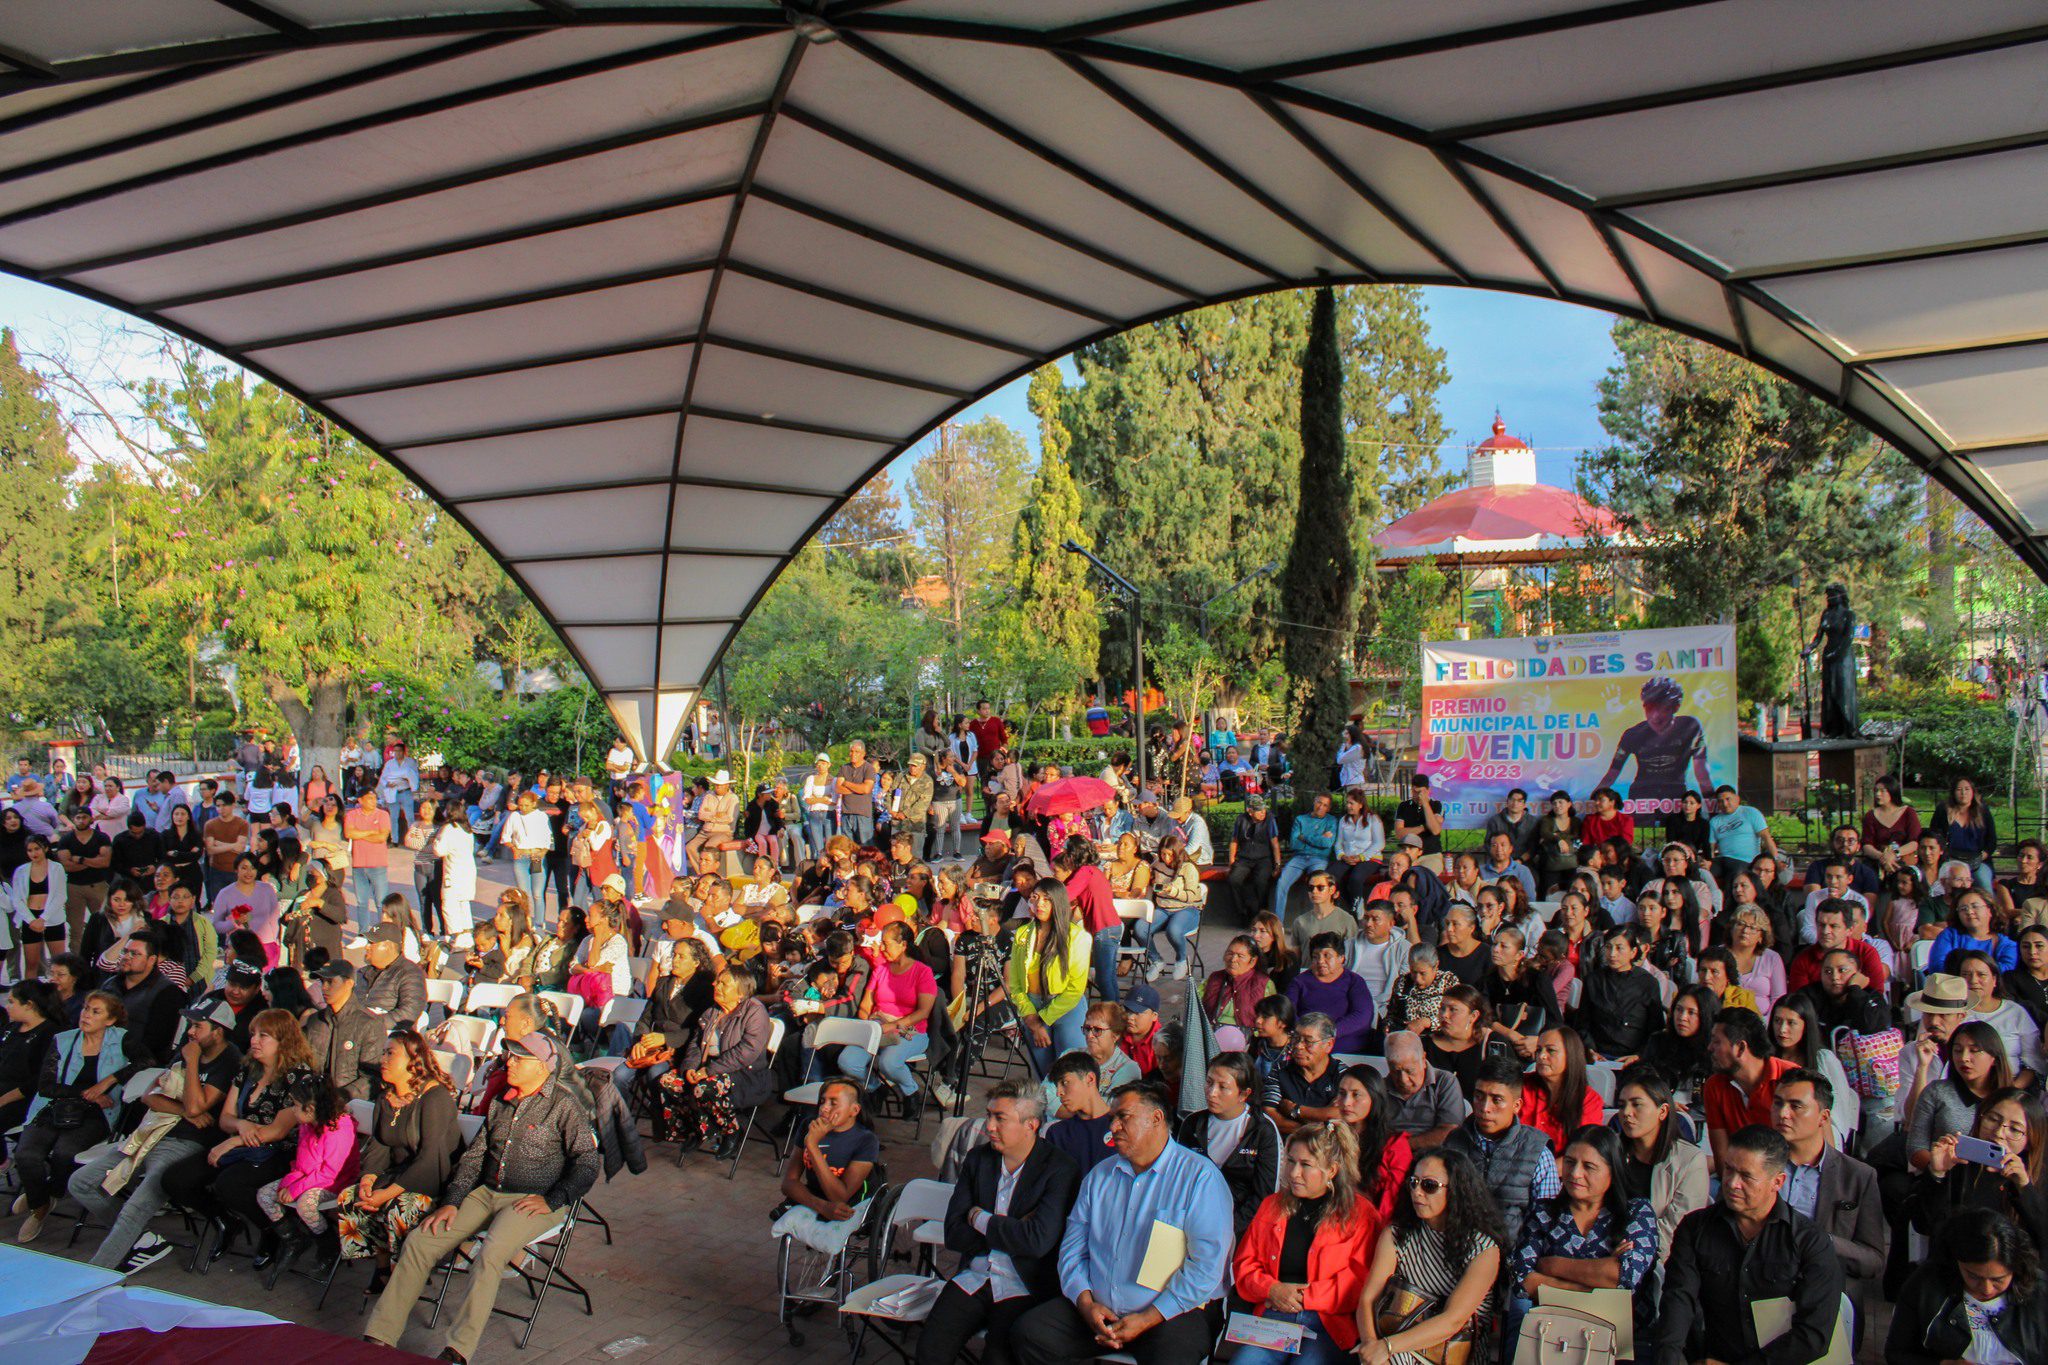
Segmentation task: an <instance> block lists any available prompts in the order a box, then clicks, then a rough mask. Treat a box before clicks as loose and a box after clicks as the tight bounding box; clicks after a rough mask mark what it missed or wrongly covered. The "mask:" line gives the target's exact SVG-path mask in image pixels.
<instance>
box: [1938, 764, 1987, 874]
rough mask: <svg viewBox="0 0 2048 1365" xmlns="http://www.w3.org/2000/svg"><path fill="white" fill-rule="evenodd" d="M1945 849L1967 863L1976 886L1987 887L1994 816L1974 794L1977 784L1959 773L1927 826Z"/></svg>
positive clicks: (1957, 859)
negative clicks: (1946, 796) (1946, 797)
mask: <svg viewBox="0 0 2048 1365" xmlns="http://www.w3.org/2000/svg"><path fill="white" fill-rule="evenodd" d="M1928 833H1930V834H1933V835H1934V836H1935V837H1936V838H1938V839H1940V840H1941V842H1942V843H1943V844H1944V845H1945V846H1946V847H1947V849H1948V856H1949V857H1950V858H1951V859H1953V860H1954V861H1956V862H1960V863H1965V864H1967V865H1968V866H1969V869H1970V876H1971V877H1972V879H1974V880H1975V881H1976V883H1977V889H1978V890H1980V891H1983V892H1984V893H1985V894H1987V895H1988V894H1990V891H1991V859H1992V858H1993V857H1994V856H1995V855H1996V854H1997V852H1998V817H1997V816H1996V815H1995V814H1994V813H1993V812H1992V809H1991V806H1990V803H1988V802H1986V801H1985V800H1984V799H1983V798H1982V797H1980V796H1978V795H1977V784H1976V783H1974V782H1972V781H1970V779H1969V778H1967V777H1959V778H1957V779H1956V780H1955V783H1954V785H1952V786H1951V787H1950V788H1949V791H1948V800H1946V801H1944V802H1942V803H1941V804H1940V805H1938V806H1936V807H1935V808H1934V820H1933V822H1932V823H1931V824H1930V825H1929V826H1928Z"/></svg>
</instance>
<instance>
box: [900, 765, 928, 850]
mask: <svg viewBox="0 0 2048 1365" xmlns="http://www.w3.org/2000/svg"><path fill="white" fill-rule="evenodd" d="M930 767H931V760H930V759H928V758H927V757H925V755H924V754H922V753H915V754H912V755H911V756H910V762H909V766H908V767H907V768H906V769H905V771H904V774H903V785H902V786H901V787H899V788H898V789H897V790H898V792H899V793H900V795H901V796H902V805H901V806H900V807H899V808H898V809H897V812H896V831H897V834H898V837H904V836H907V837H908V838H909V839H910V860H911V861H912V862H916V863H921V862H923V861H924V838H925V835H924V826H925V820H926V819H927V817H929V816H930V815H931V811H932V797H933V795H934V793H935V792H936V791H937V788H935V787H934V786H933V785H932V775H931V771H930Z"/></svg>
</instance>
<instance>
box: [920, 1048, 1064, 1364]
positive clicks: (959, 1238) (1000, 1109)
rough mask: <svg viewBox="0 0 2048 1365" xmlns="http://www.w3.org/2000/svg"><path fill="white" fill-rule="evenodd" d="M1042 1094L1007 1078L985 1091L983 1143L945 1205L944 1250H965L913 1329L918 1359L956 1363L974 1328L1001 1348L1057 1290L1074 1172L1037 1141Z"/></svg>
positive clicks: (1059, 1155) (1055, 1150) (963, 1169)
mask: <svg viewBox="0 0 2048 1365" xmlns="http://www.w3.org/2000/svg"><path fill="white" fill-rule="evenodd" d="M1044 1122H1045V1105H1044V1102H1043V1100H1042V1099H1041V1098H1040V1097H1039V1096H1038V1095H1037V1093H1035V1092H1034V1091H1032V1090H1031V1089H1029V1088H1028V1087H1025V1086H1020V1085H1018V1084H1017V1083H1016V1082H1014V1081H1004V1082H1002V1083H1001V1084H999V1085H997V1086H996V1087H995V1088H994V1089H993V1090H991V1091H990V1092H989V1097H988V1119H987V1122H986V1125H985V1128H986V1131H987V1133H988V1145H987V1146H984V1147H976V1148H974V1149H973V1150H971V1151H969V1152H968V1154H967V1156H966V1158H965V1160H963V1161H962V1162H961V1164H960V1178H959V1180H958V1181H957V1182H956V1183H955V1184H954V1186H953V1199H952V1203H951V1204H950V1205H948V1207H947V1209H946V1248H947V1250H949V1251H957V1252H959V1253H960V1255H961V1257H962V1265H961V1267H960V1273H959V1274H957V1275H955V1276H954V1277H953V1278H952V1279H951V1280H949V1281H947V1282H946V1287H945V1288H944V1289H943V1290H941V1291H940V1293H939V1300H938V1302H937V1303H935V1304H933V1305H932V1311H931V1315H930V1316H929V1317H927V1318H926V1319H925V1322H924V1331H923V1333H922V1334H921V1335H920V1336H919V1339H918V1346H917V1365H953V1362H955V1361H957V1360H959V1359H960V1354H961V1350H962V1348H963V1347H965V1346H966V1345H967V1342H968V1340H969V1339H970V1338H972V1337H973V1336H974V1334H975V1333H977V1332H980V1331H982V1330H984V1329H986V1330H987V1332H988V1341H989V1347H990V1351H991V1352H996V1353H997V1355H996V1358H998V1359H1001V1358H1006V1356H1007V1352H1006V1351H1002V1350H1001V1348H1002V1346H1003V1345H1004V1343H1006V1342H1007V1341H1008V1339H1009V1336H1010V1331H1011V1328H1012V1327H1014V1326H1015V1324H1016V1322H1017V1319H1019V1318H1021V1317H1023V1316H1024V1314H1025V1313H1026V1312H1028V1311H1029V1310H1030V1309H1032V1308H1035V1307H1037V1306H1038V1305H1039V1304H1041V1303H1048V1302H1050V1301H1052V1300H1053V1299H1055V1298H1057V1297H1059V1262H1058V1252H1059V1246H1060V1237H1061V1234H1062V1233H1063V1232H1064V1231H1065V1229H1066V1221H1067V1214H1068V1212H1069V1211H1070V1210H1071V1209H1072V1208H1073V1206H1074V1194H1075V1191H1076V1190H1077V1189H1078V1188H1079V1186H1080V1183H1081V1172H1080V1170H1079V1168H1078V1167H1076V1166H1075V1164H1074V1161H1073V1158H1072V1157H1069V1156H1068V1155H1067V1154H1066V1153H1065V1152H1062V1151H1060V1150H1059V1149H1058V1148H1057V1147H1054V1146H1053V1145H1052V1144H1051V1143H1049V1142H1041V1141H1039V1139H1038V1130H1039V1128H1040V1127H1041V1126H1043V1124H1044Z"/></svg>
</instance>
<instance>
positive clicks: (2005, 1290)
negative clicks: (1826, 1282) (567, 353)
mask: <svg viewBox="0 0 2048 1365" xmlns="http://www.w3.org/2000/svg"><path fill="white" fill-rule="evenodd" d="M1884 1358H1885V1361H1886V1365H1943V1363H1944V1362H1953V1361H1958V1360H1970V1361H1976V1362H1980V1363H1987V1365H1988V1363H1989V1362H1996V1363H1997V1365H2009V1363H2010V1362H2015V1361H2017V1362H2025V1363H2026V1365H2032V1363H2033V1362H2037V1361H2041V1360H2048V1289H2044V1286H2043V1283H2042V1278H2041V1251H2040V1248H2039V1247H2038V1246H2036V1245H2035V1244H2034V1243H2033V1242H2031V1241H2030V1240H2029V1239H2028V1237H2027V1235H2026V1233H2025V1232H2023V1231H2021V1230H2020V1229H2019V1228H2018V1227H2015V1226H2014V1225H2013V1223H2012V1222H2011V1220H2009V1219H2007V1218H2004V1217H2002V1216H2001V1215H1999V1214H1996V1213H1993V1212H1991V1211H1990V1210H1988V1209H1968V1210H1965V1211H1964V1212H1962V1213H1959V1214H1957V1215H1956V1216H1955V1217H1953V1218H1951V1219H1950V1220H1949V1221H1948V1222H1946V1223H1944V1224H1943V1225H1942V1227H1941V1230H1940V1232H1939V1234H1938V1235H1937V1236H1936V1237H1935V1245H1934V1254H1933V1256H1931V1257H1930V1258H1929V1259H1928V1260H1927V1261H1926V1262H1924V1263H1923V1264H1922V1265H1921V1267H1920V1268H1919V1269H1918V1270H1916V1271H1915V1272H1913V1278H1912V1279H1910V1280H1908V1281H1907V1282H1906V1288H1905V1292H1904V1293H1902V1294H1901V1295H1900V1296H1899V1304H1898V1308H1897V1310H1896V1311H1895V1312H1894V1313H1893V1314H1892V1328H1891V1333H1890V1334H1889V1335H1888V1336H1887V1337H1886V1338H1885V1343H1884Z"/></svg>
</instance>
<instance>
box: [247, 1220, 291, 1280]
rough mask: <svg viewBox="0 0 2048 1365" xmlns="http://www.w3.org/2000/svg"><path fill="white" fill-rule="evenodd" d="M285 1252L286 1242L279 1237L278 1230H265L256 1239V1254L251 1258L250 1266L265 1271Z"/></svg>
mask: <svg viewBox="0 0 2048 1365" xmlns="http://www.w3.org/2000/svg"><path fill="white" fill-rule="evenodd" d="M282 1250H284V1241H283V1239H281V1238H280V1237H279V1236H278V1235H277V1229H276V1228H265V1229H264V1230H263V1232H262V1234H261V1235H260V1236H258V1237H257V1239H256V1254H255V1255H254V1256H252V1257H250V1258H249V1264H250V1265H251V1266H252V1267H254V1268H255V1269H257V1270H261V1269H263V1268H264V1267H265V1266H267V1265H269V1264H270V1263H271V1262H272V1261H274V1260H276V1259H277V1254H278V1253H279V1252H280V1251H282Z"/></svg>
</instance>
